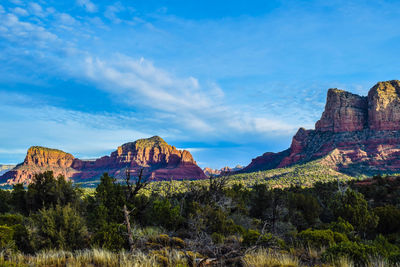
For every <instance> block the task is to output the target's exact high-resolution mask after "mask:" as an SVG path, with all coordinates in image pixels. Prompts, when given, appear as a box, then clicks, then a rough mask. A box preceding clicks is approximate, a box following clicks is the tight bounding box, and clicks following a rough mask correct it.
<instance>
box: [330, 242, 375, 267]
mask: <svg viewBox="0 0 400 267" xmlns="http://www.w3.org/2000/svg"><path fill="white" fill-rule="evenodd" d="M376 256H378V251H377V249H376V248H375V247H373V246H369V245H365V244H362V243H357V242H351V241H348V242H342V243H339V244H336V245H333V246H331V247H330V248H328V249H327V250H326V251H325V252H324V254H323V255H322V258H323V260H324V261H327V262H334V261H335V259H338V258H340V257H347V258H350V259H352V260H353V261H354V262H355V263H357V264H358V265H367V264H368V262H369V260H370V258H371V257H376Z"/></svg>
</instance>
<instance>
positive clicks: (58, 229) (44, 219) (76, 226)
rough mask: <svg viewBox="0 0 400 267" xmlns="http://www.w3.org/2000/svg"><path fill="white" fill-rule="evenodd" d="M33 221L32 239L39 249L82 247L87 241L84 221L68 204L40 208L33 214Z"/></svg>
mask: <svg viewBox="0 0 400 267" xmlns="http://www.w3.org/2000/svg"><path fill="white" fill-rule="evenodd" d="M33 222H34V225H35V232H34V235H35V236H34V241H35V245H36V247H37V248H39V249H40V248H47V249H49V248H50V249H65V250H76V249H81V248H84V247H85V246H86V245H87V243H88V242H87V241H88V232H87V229H86V225H85V221H84V219H83V218H82V217H81V216H80V215H79V214H78V213H77V211H76V210H74V209H73V208H71V207H70V206H69V205H67V206H64V207H62V206H59V205H57V206H56V207H55V208H50V209H41V210H39V213H38V214H36V215H35V216H34V219H33Z"/></svg>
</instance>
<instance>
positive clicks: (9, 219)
mask: <svg viewBox="0 0 400 267" xmlns="http://www.w3.org/2000/svg"><path fill="white" fill-rule="evenodd" d="M23 220H24V217H23V216H22V215H21V214H1V215H0V225H8V226H12V225H15V224H22V221H23Z"/></svg>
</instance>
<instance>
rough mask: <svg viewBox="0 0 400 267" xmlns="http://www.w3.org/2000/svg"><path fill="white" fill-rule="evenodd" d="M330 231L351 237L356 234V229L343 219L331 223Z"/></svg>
mask: <svg viewBox="0 0 400 267" xmlns="http://www.w3.org/2000/svg"><path fill="white" fill-rule="evenodd" d="M329 229H331V230H332V231H335V232H339V233H343V234H346V235H347V236H349V235H350V234H351V233H352V232H354V227H353V225H351V223H349V222H348V221H345V220H343V219H342V218H341V217H339V218H338V220H337V221H336V222H331V224H330V226H329Z"/></svg>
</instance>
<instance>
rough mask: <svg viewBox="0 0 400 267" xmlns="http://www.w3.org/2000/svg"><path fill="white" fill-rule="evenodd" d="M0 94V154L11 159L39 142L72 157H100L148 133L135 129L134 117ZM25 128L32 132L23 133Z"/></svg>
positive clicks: (19, 155)
mask: <svg viewBox="0 0 400 267" xmlns="http://www.w3.org/2000/svg"><path fill="white" fill-rule="evenodd" d="M0 95H1V97H2V99H1V100H0V112H1V114H2V115H3V118H2V119H1V124H2V127H3V130H2V131H1V133H0V140H2V143H1V149H0V154H6V153H9V154H15V155H14V157H15V158H20V159H23V155H24V154H25V153H26V149H27V148H28V147H29V146H32V145H41V146H46V147H54V148H60V149H62V150H65V151H67V152H72V153H73V154H75V155H76V156H82V157H92V156H101V155H104V154H106V153H108V152H110V151H112V150H114V149H115V148H116V147H117V146H119V145H121V144H122V143H124V142H128V141H132V140H136V139H138V138H142V137H147V136H150V134H146V133H145V132H141V131H139V130H137V129H135V128H137V126H140V125H137V124H138V122H137V120H136V119H134V118H130V117H124V116H122V115H117V114H107V113H104V114H91V113H85V112H80V111H75V110H68V109H63V108H59V107H54V106H51V105H48V104H45V103H42V102H41V101H40V100H39V102H37V101H36V100H35V99H32V98H30V97H29V96H26V95H19V94H8V93H6V92H0ZM17 103H19V104H20V105H18V104H17ZM22 129H25V130H22ZM26 131H32V132H31V134H29V135H27V134H26ZM61 140H62V141H61Z"/></svg>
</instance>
